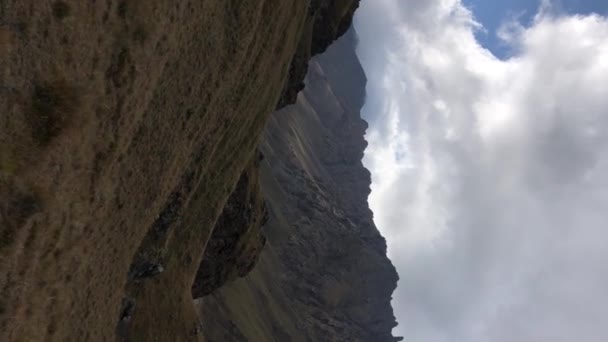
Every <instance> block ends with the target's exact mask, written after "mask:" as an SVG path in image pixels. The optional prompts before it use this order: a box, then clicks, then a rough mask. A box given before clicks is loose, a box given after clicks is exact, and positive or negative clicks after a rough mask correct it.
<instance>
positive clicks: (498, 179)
mask: <svg viewBox="0 0 608 342" xmlns="http://www.w3.org/2000/svg"><path fill="white" fill-rule="evenodd" d="M355 24H356V26H357V30H358V32H359V35H360V46H359V51H358V53H359V55H360V58H361V60H362V64H363V65H364V67H365V69H366V71H367V74H368V79H369V81H368V102H367V104H366V107H365V109H364V115H365V116H366V118H367V119H368V120H369V121H370V129H369V131H368V133H367V139H368V141H369V147H368V149H367V152H366V157H365V160H364V162H365V164H366V166H367V167H368V168H369V169H370V171H371V172H372V194H371V196H370V199H369V200H370V206H371V207H372V210H373V211H374V213H375V220H376V224H377V226H378V227H379V228H380V230H381V231H382V232H383V233H384V235H385V236H386V237H387V240H388V243H389V254H390V257H391V259H392V260H393V262H394V263H395V265H396V267H397V269H398V271H399V273H400V277H401V280H400V282H399V285H398V289H397V291H396V293H395V298H394V301H393V306H394V308H395V312H396V315H397V318H398V320H399V322H400V325H399V326H398V327H397V328H396V331H395V333H396V334H399V335H402V336H405V337H406V341H412V342H417V341H421V342H444V341H445V342H452V341H457V342H459V341H463V342H469V341H471V342H487V341H496V342H502V341H505V342H507V341H509V342H510V341H524V342H525V341H530V342H532V341H558V342H559V341H564V342H566V341H590V342H595V341H597V342H603V341H607V340H608V325H606V324H605V320H606V317H608V291H606V288H608V262H607V260H608V225H607V224H606V222H607V221H608V176H607V175H608V131H607V129H608V19H607V18H605V17H601V16H598V15H588V16H577V15H566V14H560V13H559V12H557V11H555V10H554V9H552V8H551V6H550V3H549V2H547V1H544V2H543V5H542V6H541V7H540V8H539V12H538V14H537V15H536V17H535V18H534V21H533V23H532V24H531V25H530V26H528V27H523V26H521V25H517V24H515V23H511V24H510V25H511V26H509V27H505V29H504V32H502V34H503V37H504V38H505V39H506V40H507V41H508V43H509V44H510V45H511V47H512V48H513V51H515V52H516V53H515V55H514V56H513V57H511V58H510V59H508V60H499V59H497V58H495V57H494V56H493V55H492V54H491V53H490V52H489V51H487V50H485V49H484V48H483V47H481V46H480V45H479V44H478V42H477V41H476V39H475V35H474V34H475V31H476V30H480V29H482V28H481V27H480V25H479V24H478V23H476V22H475V20H474V17H473V15H472V13H471V12H470V11H469V10H468V9H467V8H465V7H464V6H463V5H462V3H461V2H460V1H458V0H410V1H401V0H374V1H363V2H362V8H361V9H360V11H359V14H358V17H357V18H356V22H355Z"/></svg>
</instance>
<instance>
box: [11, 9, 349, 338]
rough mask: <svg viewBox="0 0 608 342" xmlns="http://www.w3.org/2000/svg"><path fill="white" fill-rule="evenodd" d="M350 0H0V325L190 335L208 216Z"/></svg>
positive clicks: (41, 333) (74, 334)
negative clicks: (194, 296) (269, 118)
mask: <svg viewBox="0 0 608 342" xmlns="http://www.w3.org/2000/svg"><path fill="white" fill-rule="evenodd" d="M357 5H358V0H335V1H329V0H312V1H305V0H293V1H289V0H287V1H285V0H280V1H279V0H264V1H224V0H222V1H219V0H205V1H168V0H145V1H143V0H129V1H124V0H97V1H75V0H49V1H34V0H6V1H2V2H1V3H0V71H1V75H2V84H0V113H2V114H1V115H0V293H1V297H0V340H1V341H42V340H50V341H86V340H94V341H111V340H116V339H118V340H132V341H186V340H202V339H203V337H202V334H201V328H200V324H199V319H198V314H197V312H196V310H195V307H194V306H193V305H192V298H193V297H192V289H193V282H194V280H195V278H196V279H199V277H197V274H199V272H198V271H199V270H200V269H203V270H214V271H209V272H208V271H204V272H203V275H204V274H213V272H216V271H217V270H218V268H217V267H214V266H213V265H211V266H210V265H209V264H204V262H203V265H201V260H202V258H203V255H204V254H205V255H209V254H214V253H211V252H209V253H208V252H207V251H206V247H207V246H209V247H210V248H212V250H221V249H222V248H221V247H218V246H217V245H214V244H211V243H210V244H208V242H209V239H210V238H211V236H212V234H214V227H216V223H217V222H218V218H219V217H220V215H221V214H222V211H224V213H226V212H228V214H226V215H234V213H238V212H240V209H238V208H240V207H238V205H237V206H236V207H232V208H233V209H234V208H237V209H236V210H233V209H229V208H228V209H224V208H225V204H226V203H227V201H228V199H229V197H230V196H231V194H233V192H234V190H235V187H236V186H237V182H238V180H239V179H243V177H244V176H243V175H244V174H247V172H245V173H243V170H244V169H245V168H246V167H247V165H251V164H252V163H253V164H255V161H252V160H253V159H255V157H254V155H255V153H254V150H255V147H256V145H257V144H258V142H259V138H260V135H261V133H262V131H263V127H264V125H265V123H266V121H267V119H268V117H269V115H270V114H271V112H272V111H273V109H275V108H277V107H278V108H280V107H282V106H284V105H286V104H288V103H289V102H290V101H291V99H292V98H293V94H294V93H297V90H299V89H301V80H302V78H303V76H304V75H303V71H304V72H305V70H306V63H307V62H308V57H309V56H310V55H312V54H315V53H317V52H321V51H323V50H324V49H325V48H326V47H327V46H328V45H329V44H330V43H331V41H332V40H333V39H335V38H336V37H337V36H338V35H339V34H341V33H343V32H344V31H345V30H346V28H347V27H348V26H349V24H350V21H351V20H352V13H353V12H354V10H355V8H356V7H357ZM277 103H278V105H277ZM250 174H254V173H250ZM251 189H254V188H251V187H248V186H245V188H243V189H242V190H238V187H237V191H241V192H242V193H244V194H251V193H252V192H251V191H250V190H251ZM241 192H239V193H241ZM256 198H257V197H256V195H252V196H251V201H252V204H251V207H252V208H255V209H252V212H257V213H262V212H263V210H262V209H260V208H261V207H257V204H256V203H258V202H256V201H257V200H256ZM239 205H240V204H239ZM231 210H232V214H230V212H231ZM228 217H230V216H228ZM245 220H246V221H247V220H249V219H245ZM221 222H222V221H221V220H220V221H219V223H217V227H220V226H222V223H221ZM248 222H253V226H259V225H260V222H261V221H259V220H257V219H254V220H251V221H248ZM244 231H248V229H245V230H244ZM235 232H236V233H235V234H240V233H241V232H242V231H239V230H236V231H235ZM218 234H220V233H218ZM226 234H227V235H230V234H228V233H226ZM217 236H219V237H220V238H222V235H221V234H220V235H217V234H216V237H217ZM260 239H261V238H260ZM260 239H251V240H250V239H244V240H243V241H247V244H248V246H247V247H246V248H244V249H242V248H241V247H242V246H241V245H237V247H238V248H236V249H237V250H239V251H241V250H245V251H248V253H252V254H256V252H255V249H256V248H259V247H260V246H259V245H261V244H262V243H263V240H260ZM250 241H255V243H254V244H253V245H249V244H250V243H251V242H250ZM252 248H253V249H252ZM282 253H283V252H282ZM228 254H229V253H228ZM224 257H226V256H225V255H224ZM215 260H224V262H225V261H226V260H229V261H230V262H232V261H231V260H232V259H231V258H230V257H227V258H225V259H222V258H221V256H220V257H218V258H217V259H215ZM239 260H241V259H239ZM277 260H280V259H277ZM250 268H251V266H250V265H249V264H247V263H245V264H244V265H241V264H239V263H238V261H237V266H236V268H235V269H234V270H224V269H221V268H220V271H219V273H218V274H214V275H213V276H214V277H215V278H213V279H217V284H220V283H222V282H223V281H224V279H228V278H230V277H231V276H232V274H233V273H236V274H237V275H238V274H242V273H243V272H244V271H247V270H249V269H250ZM243 270H244V271H243ZM213 279H212V280H207V281H205V280H203V284H211V285H209V286H211V287H213V286H216V285H213V283H214V281H215V280H213ZM194 289H195V291H197V289H200V290H201V291H203V293H204V292H205V291H210V290H209V289H210V288H209V287H208V285H202V286H200V287H197V285H196V283H195V286H194ZM251 317H253V316H251ZM294 322H295V320H294Z"/></svg>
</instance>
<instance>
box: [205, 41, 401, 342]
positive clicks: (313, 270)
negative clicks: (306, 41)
mask: <svg viewBox="0 0 608 342" xmlns="http://www.w3.org/2000/svg"><path fill="white" fill-rule="evenodd" d="M355 45H356V34H355V33H354V31H352V30H351V31H349V32H348V34H347V35H345V37H343V38H342V39H340V40H339V41H338V42H337V43H336V44H335V45H334V46H332V47H330V48H329V49H328V50H327V52H326V53H325V54H323V55H320V56H318V57H317V58H315V59H313V61H312V62H311V63H310V68H309V71H308V76H307V78H306V88H305V90H304V91H303V92H302V93H300V96H299V97H298V101H297V103H296V104H295V105H293V106H289V107H286V108H285V109H283V110H280V111H278V112H276V113H275V114H274V115H273V117H272V118H271V120H270V122H269V124H268V125H267V127H266V134H265V138H264V141H263V143H262V144H261V150H262V151H263V153H264V155H265V159H264V161H263V162H262V172H261V173H262V174H261V177H262V183H261V185H262V191H263V193H264V196H265V198H266V201H267V205H268V211H269V213H270V220H269V222H268V224H267V226H266V227H265V228H264V230H265V234H266V236H267V239H268V242H267V244H266V247H265V248H264V250H263V251H262V254H261V256H260V261H259V263H258V266H256V268H254V270H253V271H252V272H251V273H250V274H249V275H248V276H247V277H246V278H245V279H241V280H237V281H236V282H233V283H230V284H227V285H226V286H224V287H222V288H220V289H219V290H217V291H215V292H213V293H212V294H211V295H209V296H206V297H204V298H202V299H201V300H199V301H197V303H198V305H199V310H200V311H201V319H202V323H203V324H202V326H203V331H204V332H205V334H206V335H207V337H208V339H209V340H210V341H227V340H234V341H379V342H383V341H398V340H400V338H395V337H393V336H392V334H391V330H392V328H393V327H394V326H395V325H396V323H395V318H394V317H393V312H392V309H391V305H390V300H391V295H392V292H393V290H394V289H395V287H396V282H397V279H398V277H397V273H396V271H395V269H394V267H393V266H392V264H391V262H390V261H389V260H388V258H387V257H386V243H385V240H384V238H383V237H382V236H381V235H380V233H379V232H378V230H377V229H376V228H375V226H374V223H373V220H372V212H371V211H370V209H369V207H368V204H367V197H368V195H369V192H370V188H369V186H370V174H369V172H368V171H367V170H366V169H365V168H364V167H363V165H362V163H361V159H362V156H363V151H364V149H365V147H366V142H365V140H364V137H363V136H364V133H365V129H366V128H367V124H366V123H365V121H363V120H362V119H361V117H360V109H361V107H362V105H363V102H364V98H365V83H366V78H365V74H364V73H363V70H362V68H361V66H360V64H359V62H358V59H357V57H356V55H355V52H354V51H355Z"/></svg>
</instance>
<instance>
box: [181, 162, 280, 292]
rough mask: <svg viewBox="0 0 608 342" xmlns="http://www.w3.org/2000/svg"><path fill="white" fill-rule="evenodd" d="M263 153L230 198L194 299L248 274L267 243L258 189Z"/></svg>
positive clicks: (209, 247) (208, 249) (210, 244)
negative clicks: (263, 232)
mask: <svg viewBox="0 0 608 342" xmlns="http://www.w3.org/2000/svg"><path fill="white" fill-rule="evenodd" d="M261 157H262V155H261V154H258V155H256V156H255V157H254V159H253V160H252V161H251V162H250V163H249V166H247V168H246V169H245V172H244V173H243V174H242V175H241V178H240V179H239V181H238V183H237V185H236V189H235V190H234V192H233V193H232V195H230V198H229V199H228V202H227V203H226V206H225V207H224V211H223V212H222V215H221V216H220V218H219V219H218V221H217V223H216V224H215V228H214V230H213V235H212V236H211V239H210V240H209V242H208V243H207V247H206V248H205V255H204V256H203V261H202V262H201V265H200V267H199V269H198V271H197V273H196V278H195V279H194V284H193V285H192V297H193V298H200V297H203V296H206V295H208V294H210V293H212V292H213V291H215V290H216V289H218V288H219V287H221V286H222V285H224V284H225V283H227V282H229V281H233V280H235V279H236V278H237V277H243V276H245V275H247V274H248V273H249V272H251V270H252V269H253V267H254V266H255V264H256V262H257V260H258V257H259V255H260V252H261V251H262V248H263V247H264V244H265V243H266V237H264V235H262V231H261V230H262V226H263V225H264V224H265V223H266V222H267V221H268V211H267V210H266V204H265V202H264V198H263V197H262V193H261V192H260V186H259V171H260V161H261Z"/></svg>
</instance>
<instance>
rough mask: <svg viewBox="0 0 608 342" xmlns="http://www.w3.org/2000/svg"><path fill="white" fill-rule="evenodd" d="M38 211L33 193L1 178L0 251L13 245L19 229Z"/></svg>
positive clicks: (8, 179) (7, 178)
mask: <svg viewBox="0 0 608 342" xmlns="http://www.w3.org/2000/svg"><path fill="white" fill-rule="evenodd" d="M38 210H39V203H38V200H37V199H36V197H35V195H34V194H33V193H31V191H27V190H26V189H24V188H23V186H18V185H17V184H15V182H14V180H13V179H10V178H9V177H6V176H5V177H1V176H0V251H2V250H3V249H4V248H6V247H8V246H10V245H11V244H12V243H13V241H14V240H15V237H16V234H17V230H18V228H19V227H20V226H21V225H23V223H24V222H25V220H26V219H27V218H28V217H30V216H31V215H32V214H34V213H35V212H36V211H38Z"/></svg>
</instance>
